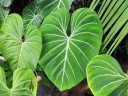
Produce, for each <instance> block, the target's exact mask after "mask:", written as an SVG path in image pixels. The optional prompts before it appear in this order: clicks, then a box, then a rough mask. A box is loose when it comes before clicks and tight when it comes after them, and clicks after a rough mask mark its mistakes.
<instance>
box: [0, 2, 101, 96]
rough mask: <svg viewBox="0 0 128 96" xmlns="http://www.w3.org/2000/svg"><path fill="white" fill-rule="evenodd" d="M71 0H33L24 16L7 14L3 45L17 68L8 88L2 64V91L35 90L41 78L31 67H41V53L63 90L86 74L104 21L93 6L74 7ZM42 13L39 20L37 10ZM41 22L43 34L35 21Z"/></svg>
mask: <svg viewBox="0 0 128 96" xmlns="http://www.w3.org/2000/svg"><path fill="white" fill-rule="evenodd" d="M72 1H73V0H49V1H48V0H37V2H36V1H35V2H36V3H34V1H33V2H32V3H31V4H30V5H28V6H27V7H26V8H25V9H24V11H23V20H22V18H21V16H19V15H18V14H14V13H13V14H10V15H9V16H7V17H6V18H5V19H4V22H3V23H2V27H1V29H0V51H1V52H2V55H3V57H4V58H5V60H6V61H7V62H9V64H10V67H11V69H12V70H13V72H14V73H13V81H12V82H13V83H12V86H11V88H8V87H7V84H6V77H5V74H4V71H3V69H2V68H1V67H0V70H1V74H0V76H1V79H0V82H1V83H2V84H3V85H1V86H0V87H1V88H0V89H1V90H0V94H1V96H5V95H8V94H10V96H11V95H14V96H18V95H19V96H23V95H27V96H36V87H37V82H35V80H36V79H35V76H34V74H33V72H32V71H35V70H36V67H37V62H38V59H39V57H40V60H39V65H40V66H41V68H42V69H43V70H44V72H45V73H46V75H47V77H48V78H49V80H51V81H52V83H53V84H55V85H56V87H57V88H59V90H61V91H63V90H66V89H70V88H72V87H74V86H76V85H77V84H78V83H80V82H81V81H82V80H83V79H84V78H85V77H86V66H87V64H88V63H89V62H90V60H91V59H92V58H93V57H94V56H96V55H98V53H99V49H100V45H101V40H102V36H103V30H102V24H101V22H100V19H99V17H98V15H97V14H96V13H95V12H94V11H92V10H90V9H88V8H81V9H78V10H76V11H75V12H74V13H73V14H71V13H69V8H70V5H71V2H72ZM41 2H42V3H41ZM41 4H42V5H45V6H42V5H41ZM38 9H39V10H38ZM46 9H48V10H46ZM31 10H32V11H31ZM41 15H42V17H41V20H40V21H39V22H36V20H37V19H35V18H36V17H34V16H37V17H38V16H41ZM30 16H31V18H30ZM30 19H31V20H30ZM43 19H44V21H43ZM23 21H24V22H23ZM41 22H43V23H42V25H41V27H40V30H41V32H42V36H41V32H40V30H39V28H38V27H36V26H40V23H41ZM34 25H36V26H34ZM42 38H43V40H42ZM42 41H43V42H42ZM42 45H43V50H42V53H41V49H42ZM40 53H41V56H40ZM2 89H3V90H2ZM5 90H6V91H7V92H6V91H5ZM23 90H24V91H23ZM5 93H6V94H5ZM17 93H20V94H17Z"/></svg>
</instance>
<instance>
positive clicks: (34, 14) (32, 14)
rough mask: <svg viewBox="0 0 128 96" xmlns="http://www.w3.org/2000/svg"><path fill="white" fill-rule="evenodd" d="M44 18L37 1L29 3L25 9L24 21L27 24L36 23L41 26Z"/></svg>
mask: <svg viewBox="0 0 128 96" xmlns="http://www.w3.org/2000/svg"><path fill="white" fill-rule="evenodd" d="M42 20H43V16H42V14H41V12H40V10H39V6H38V4H37V2H36V1H33V2H32V3H30V4H29V5H27V6H26V7H25V8H24V10H23V21H24V25H25V26H29V25H35V26H39V25H40V23H41V22H42Z"/></svg>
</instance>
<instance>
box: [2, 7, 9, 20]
mask: <svg viewBox="0 0 128 96" xmlns="http://www.w3.org/2000/svg"><path fill="white" fill-rule="evenodd" d="M0 14H1V15H2V17H3V18H5V17H6V16H8V14H9V8H6V7H3V6H1V5H0ZM0 17H1V16H0Z"/></svg>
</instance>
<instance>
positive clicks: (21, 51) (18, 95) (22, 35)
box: [0, 14, 42, 96]
mask: <svg viewBox="0 0 128 96" xmlns="http://www.w3.org/2000/svg"><path fill="white" fill-rule="evenodd" d="M41 49H42V39H41V32H40V31H39V29H38V28H37V27H35V26H28V27H27V28H24V26H23V20H22V18H21V17H20V16H19V15H18V14H10V15H9V16H7V17H6V18H5V19H4V22H3V24H2V27H1V29H0V50H1V52H2V55H3V57H4V58H5V60H6V61H8V62H9V64H10V67H11V69H12V70H13V71H14V75H13V81H12V82H13V83H12V87H11V88H8V87H7V85H6V76H5V74H4V71H3V69H2V68H1V72H0V73H1V74H0V76H1V78H0V82H1V86H0V94H1V96H12V95H13V96H23V95H27V96H36V89H37V81H36V77H35V76H34V74H33V72H32V71H34V70H35V69H36V66H37V62H38V59H39V56H40V53H41ZM19 68H20V69H19ZM31 70H32V71H31Z"/></svg>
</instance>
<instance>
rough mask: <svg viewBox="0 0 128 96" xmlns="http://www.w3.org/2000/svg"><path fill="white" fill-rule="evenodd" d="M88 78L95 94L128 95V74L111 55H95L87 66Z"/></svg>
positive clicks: (105, 95) (100, 95) (96, 95)
mask: <svg viewBox="0 0 128 96" xmlns="http://www.w3.org/2000/svg"><path fill="white" fill-rule="evenodd" d="M87 79H88V84H89V87H90V88H91V90H92V92H93V93H94V95H95V96H128V75H127V74H125V73H124V72H123V71H122V69H121V67H120V65H119V63H118V62H117V61H116V60H115V59H114V58H113V57H111V56H108V55H99V56H96V57H94V58H93V59H92V60H91V61H90V63H89V64H88V66H87Z"/></svg>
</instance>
